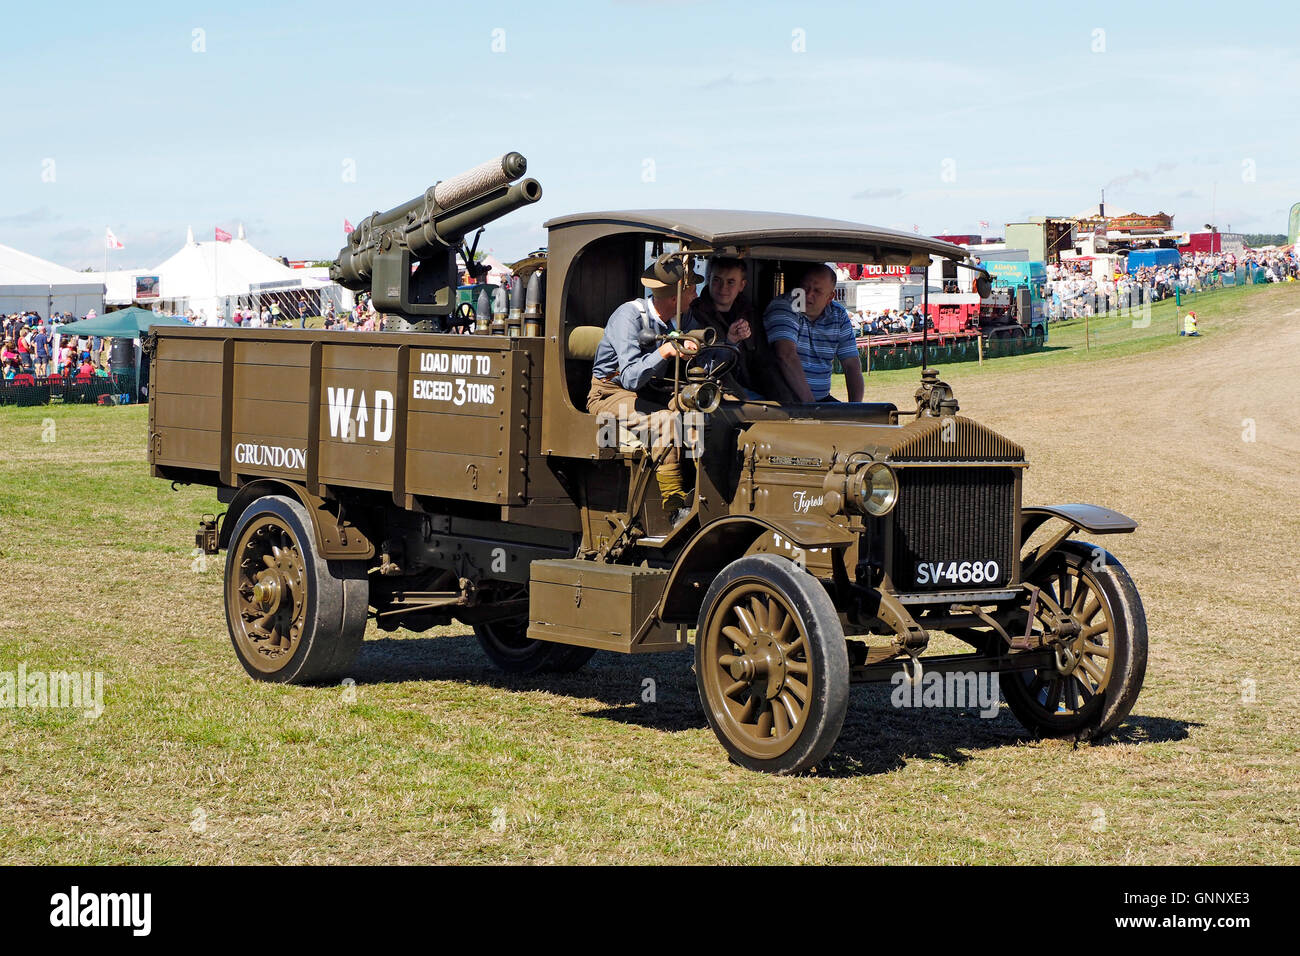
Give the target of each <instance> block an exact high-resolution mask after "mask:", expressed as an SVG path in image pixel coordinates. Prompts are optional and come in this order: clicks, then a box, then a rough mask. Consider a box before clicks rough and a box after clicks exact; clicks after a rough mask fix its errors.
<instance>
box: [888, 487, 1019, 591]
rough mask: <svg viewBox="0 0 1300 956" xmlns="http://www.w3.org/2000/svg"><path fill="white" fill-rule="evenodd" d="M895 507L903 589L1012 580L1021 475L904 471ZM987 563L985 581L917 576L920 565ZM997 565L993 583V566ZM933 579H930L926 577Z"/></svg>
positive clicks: (896, 566) (896, 577)
mask: <svg viewBox="0 0 1300 956" xmlns="http://www.w3.org/2000/svg"><path fill="white" fill-rule="evenodd" d="M898 481H899V494H898V504H897V505H896V506H895V508H894V514H893V517H894V537H893V543H894V548H893V567H892V568H891V569H890V576H891V578H892V579H893V582H894V587H895V588H896V589H897V590H899V591H904V592H906V591H951V590H960V589H965V588H970V589H980V588H985V589H986V588H990V587H1000V586H1002V585H1004V584H1006V583H1007V582H1008V581H1009V580H1010V579H1011V572H1012V570H1013V569H1014V562H1015V561H1016V560H1017V558H1018V553H1017V550H1016V516H1015V473H1014V469H1012V468H992V467H990V468H980V467H971V468H960V467H958V468H952V467H949V468H925V467H919V468H900V469H899V470H898ZM964 561H967V562H975V561H978V562H980V563H981V565H982V568H981V571H980V572H979V573H978V576H979V577H980V578H983V580H978V581H975V580H972V581H969V582H963V583H958V582H957V581H954V580H952V579H951V578H950V577H948V576H944V577H942V578H941V579H940V580H937V581H936V580H934V575H933V573H931V574H929V575H926V574H924V573H923V574H921V575H918V573H917V564H918V562H926V563H928V564H931V565H933V564H938V563H940V562H942V564H943V567H944V569H945V570H946V569H947V568H948V566H949V565H950V564H951V563H953V562H956V563H957V565H959V566H960V565H961V563H962V562H964ZM990 561H995V562H997V568H996V572H997V573H996V577H995V578H994V579H993V580H988V579H987V577H986V572H988V571H991V570H992V569H990V568H989V566H988V562H990ZM926 577H929V578H930V579H929V580H924V578H926Z"/></svg>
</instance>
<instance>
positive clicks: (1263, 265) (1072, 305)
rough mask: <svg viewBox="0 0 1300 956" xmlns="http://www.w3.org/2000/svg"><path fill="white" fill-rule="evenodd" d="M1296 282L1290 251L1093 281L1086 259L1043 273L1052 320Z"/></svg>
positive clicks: (1193, 258) (1191, 260) (1226, 256)
mask: <svg viewBox="0 0 1300 956" xmlns="http://www.w3.org/2000/svg"><path fill="white" fill-rule="evenodd" d="M1298 276H1300V262H1298V261H1297V258H1296V254H1295V252H1294V251H1290V250H1289V251H1281V250H1246V251H1245V252H1243V253H1240V254H1234V253H1226V252H1225V253H1195V254H1188V255H1184V256H1182V258H1181V261H1180V262H1179V263H1178V264H1177V265H1174V264H1169V265H1162V266H1144V267H1142V268H1140V269H1138V270H1137V271H1136V272H1134V273H1131V274H1130V273H1115V274H1112V275H1103V276H1101V277H1100V278H1098V277H1097V276H1095V275H1094V272H1093V262H1092V260H1091V259H1088V260H1084V261H1082V262H1068V261H1067V262H1062V263H1060V264H1059V265H1057V264H1053V265H1049V266H1048V267H1047V286H1046V290H1045V296H1046V297H1050V300H1051V304H1050V306H1049V315H1050V317H1051V318H1053V319H1061V318H1077V317H1079V316H1083V315H1104V314H1107V313H1110V312H1115V311H1127V310H1130V309H1136V308H1140V307H1141V306H1142V305H1143V304H1145V303H1148V302H1159V301H1160V300H1161V299H1167V298H1171V297H1172V296H1174V295H1175V294H1178V293H1181V294H1183V295H1188V294H1191V293H1196V292H1203V291H1205V290H1207V289H1212V288H1217V287H1219V286H1222V285H1224V284H1225V282H1227V283H1233V282H1239V281H1240V282H1244V281H1250V282H1255V283H1263V282H1288V281H1295V279H1296V278H1297V277H1298Z"/></svg>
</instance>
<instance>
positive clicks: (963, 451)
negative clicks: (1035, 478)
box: [889, 416, 1025, 461]
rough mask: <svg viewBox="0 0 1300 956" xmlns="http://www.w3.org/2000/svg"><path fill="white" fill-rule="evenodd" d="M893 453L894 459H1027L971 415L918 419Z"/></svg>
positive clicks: (1010, 443) (1023, 452)
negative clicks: (974, 420) (970, 417)
mask: <svg viewBox="0 0 1300 956" xmlns="http://www.w3.org/2000/svg"><path fill="white" fill-rule="evenodd" d="M908 431H909V433H910V434H908V436H907V438H905V439H904V440H903V441H902V442H900V443H899V444H898V445H897V446H896V447H895V448H894V449H893V450H892V451H891V452H890V453H889V457H890V459H891V460H893V461H942V460H951V459H959V460H963V461H1024V458H1025V450H1024V449H1023V448H1021V447H1020V446H1019V445H1017V444H1016V443H1015V442H1013V441H1009V440H1008V439H1006V438H1003V437H1002V436H1001V435H999V434H998V433H997V432H995V431H992V430H990V429H988V428H985V427H984V426H983V425H980V424H978V423H977V422H973V421H971V420H970V419H969V418H962V417H960V416H958V417H956V418H952V419H942V420H939V419H932V420H919V421H917V422H915V423H914V424H913V425H911V426H909V429H908Z"/></svg>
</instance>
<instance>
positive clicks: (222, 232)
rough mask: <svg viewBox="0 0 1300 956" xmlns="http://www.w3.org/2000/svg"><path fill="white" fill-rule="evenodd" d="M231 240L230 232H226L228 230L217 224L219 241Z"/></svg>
mask: <svg viewBox="0 0 1300 956" xmlns="http://www.w3.org/2000/svg"><path fill="white" fill-rule="evenodd" d="M229 241H230V233H228V232H226V230H224V229H222V228H221V227H220V226H217V242H229Z"/></svg>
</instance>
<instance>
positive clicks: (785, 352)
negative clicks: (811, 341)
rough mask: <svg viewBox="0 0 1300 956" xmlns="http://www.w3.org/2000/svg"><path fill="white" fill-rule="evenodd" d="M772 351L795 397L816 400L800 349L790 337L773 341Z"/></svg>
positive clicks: (803, 400)
mask: <svg viewBox="0 0 1300 956" xmlns="http://www.w3.org/2000/svg"><path fill="white" fill-rule="evenodd" d="M772 351H773V352H775V353H776V360H777V362H778V363H779V365H780V368H781V374H782V375H784V376H785V381H786V384H787V385H789V386H790V390H791V391H792V392H794V396H795V398H797V399H799V401H801V402H809V403H811V402H814V401H816V399H814V398H813V393H812V390H811V389H810V388H809V387H808V379H807V377H806V376H805V375H804V373H803V362H802V361H800V359H799V350H798V349H797V348H795V345H794V343H793V342H791V341H790V340H789V339H776V340H775V341H773V342H772ZM859 377H860V376H859Z"/></svg>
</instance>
